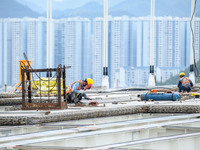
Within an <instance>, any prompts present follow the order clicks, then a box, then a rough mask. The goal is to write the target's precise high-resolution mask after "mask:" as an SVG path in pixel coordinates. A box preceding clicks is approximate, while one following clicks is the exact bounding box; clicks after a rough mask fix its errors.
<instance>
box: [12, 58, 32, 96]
mask: <svg viewBox="0 0 200 150" xmlns="http://www.w3.org/2000/svg"><path fill="white" fill-rule="evenodd" d="M28 62H29V64H30V65H31V60H28ZM28 62H27V61H26V60H20V61H19V82H18V84H17V86H16V88H15V90H14V92H13V93H15V92H16V91H17V90H18V89H19V92H21V90H22V87H20V86H21V83H22V74H21V69H23V68H29V69H30V66H29V65H28ZM25 82H26V75H25ZM25 86H26V85H25Z"/></svg>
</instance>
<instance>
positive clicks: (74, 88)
mask: <svg viewBox="0 0 200 150" xmlns="http://www.w3.org/2000/svg"><path fill="white" fill-rule="evenodd" d="M78 87H79V82H75V83H74V84H73V85H72V92H75V93H82V92H81V91H80V90H83V89H84V86H83V82H82V81H81V89H80V90H78ZM83 96H84V97H86V94H85V93H83Z"/></svg>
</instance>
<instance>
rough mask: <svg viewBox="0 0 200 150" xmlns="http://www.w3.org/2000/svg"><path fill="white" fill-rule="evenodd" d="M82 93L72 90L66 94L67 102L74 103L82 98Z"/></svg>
mask: <svg viewBox="0 0 200 150" xmlns="http://www.w3.org/2000/svg"><path fill="white" fill-rule="evenodd" d="M82 97H83V95H82V94H81V93H75V92H72V93H71V94H67V103H75V104H77V103H78V102H80V101H81V100H82Z"/></svg>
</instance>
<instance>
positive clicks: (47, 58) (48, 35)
mask: <svg viewBox="0 0 200 150" xmlns="http://www.w3.org/2000/svg"><path fill="white" fill-rule="evenodd" d="M46 34H47V39H46V40H47V42H46V44H47V50H46V51H47V66H46V67H47V68H49V0H47V33H46Z"/></svg>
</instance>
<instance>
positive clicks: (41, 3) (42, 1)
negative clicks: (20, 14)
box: [17, 0, 124, 12]
mask: <svg viewBox="0 0 200 150" xmlns="http://www.w3.org/2000/svg"><path fill="white" fill-rule="evenodd" d="M17 1H18V2H20V3H22V4H24V5H27V6H29V7H32V9H37V7H38V8H39V9H38V10H37V11H40V12H41V11H42V12H44V11H45V10H46V0H17ZM91 1H94V2H98V3H99V4H102V5H103V2H104V0H52V5H53V7H52V9H53V10H64V9H69V8H77V7H80V6H82V5H84V4H86V3H88V2H91ZM122 1H124V0H109V6H111V7H112V6H114V5H116V4H118V3H120V2H122Z"/></svg>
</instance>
